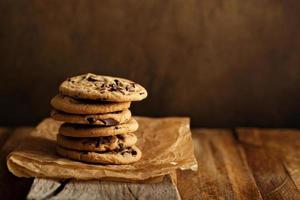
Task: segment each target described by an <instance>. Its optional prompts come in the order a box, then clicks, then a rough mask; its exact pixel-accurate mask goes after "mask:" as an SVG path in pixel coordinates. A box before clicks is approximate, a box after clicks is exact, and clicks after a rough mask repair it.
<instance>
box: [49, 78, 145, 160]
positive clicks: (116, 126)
mask: <svg viewBox="0 0 300 200" xmlns="http://www.w3.org/2000/svg"><path fill="white" fill-rule="evenodd" d="M146 97H147V91H146V90H145V88H143V87H142V86H141V85H139V84H137V83H134V82H132V81H130V80H127V79H122V78H116V77H110V76H99V75H95V74H90V73H89V74H84V75H80V76H75V77H72V78H68V79H67V80H65V81H64V82H63V83H62V84H61V85H60V87H59V94H58V95H56V96H55V97H54V98H52V100H51V105H52V107H53V110H52V111H51V117H52V118H53V119H55V120H58V121H63V122H65V123H63V124H62V125H61V126H60V128H59V133H58V135H57V152H58V154H59V155H61V156H63V157H66V158H70V159H73V160H78V161H83V162H89V163H100V164H129V163H133V162H136V161H138V160H139V159H140V158H141V155H142V153H141V151H140V149H138V148H137V147H136V146H135V144H136V142H137V137H136V136H135V134H134V133H133V132H134V131H136V130H137V129H138V123H137V121H136V120H135V119H134V118H132V117H131V112H130V110H129V107H130V104H131V102H132V101H140V100H142V99H144V98H146Z"/></svg>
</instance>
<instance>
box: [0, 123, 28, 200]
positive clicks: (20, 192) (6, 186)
mask: <svg viewBox="0 0 300 200" xmlns="http://www.w3.org/2000/svg"><path fill="white" fill-rule="evenodd" d="M32 130H33V128H30V127H23V128H18V129H15V130H10V131H9V132H6V133H4V134H3V133H0V137H1V138H0V140H1V141H2V137H3V140H4V138H7V140H6V142H5V144H4V145H3V146H2V147H0V172H1V173H0V197H1V199H24V197H25V196H26V194H27V192H28V190H29V188H30V185H31V183H32V179H26V178H18V177H15V176H14V175H12V174H11V173H10V172H9V171H8V169H7V166H6V156H7V154H8V153H9V152H10V151H11V150H12V149H13V148H15V147H16V145H18V143H20V142H21V140H22V138H24V137H26V135H28V133H29V132H30V131H32ZM0 132H1V131H0Z"/></svg>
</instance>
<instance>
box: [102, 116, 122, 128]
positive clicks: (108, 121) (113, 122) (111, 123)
mask: <svg viewBox="0 0 300 200" xmlns="http://www.w3.org/2000/svg"><path fill="white" fill-rule="evenodd" d="M99 120H100V121H101V122H102V123H103V124H105V125H106V126H115V125H117V124H119V122H118V121H117V120H115V119H113V118H107V119H99Z"/></svg>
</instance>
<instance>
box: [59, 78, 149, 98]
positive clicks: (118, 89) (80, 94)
mask: <svg viewBox="0 0 300 200" xmlns="http://www.w3.org/2000/svg"><path fill="white" fill-rule="evenodd" d="M59 91H60V92H61V93H62V94H64V95H67V96H71V97H74V98H79V99H93V100H101V101H113V102H124V101H140V100H142V99H144V98H146V97H147V91H146V89H145V88H144V87H142V86H141V85H139V84H137V83H134V82H133V81H130V80H127V79H123V78H117V77H111V76H100V75H96V74H91V73H88V74H83V75H79V76H74V77H71V78H68V79H67V80H65V81H64V82H63V83H62V84H61V85H60V87H59Z"/></svg>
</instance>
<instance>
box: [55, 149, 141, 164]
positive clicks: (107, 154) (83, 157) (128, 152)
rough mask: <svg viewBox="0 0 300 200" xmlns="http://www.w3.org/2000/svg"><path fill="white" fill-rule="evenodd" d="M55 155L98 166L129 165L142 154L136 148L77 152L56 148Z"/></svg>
mask: <svg viewBox="0 0 300 200" xmlns="http://www.w3.org/2000/svg"><path fill="white" fill-rule="evenodd" d="M56 150H57V153H58V154H59V155H61V156H63V157H66V158H70V159H73V160H77V161H82V162H88V163H98V164H130V163H133V162H136V161H138V160H140V159H141V156H142V152H141V150H140V149H139V148H137V147H136V146H132V147H126V148H123V149H118V150H116V151H103V152H94V151H77V150H70V149H67V148H64V147H62V146H60V145H57V146H56Z"/></svg>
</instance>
